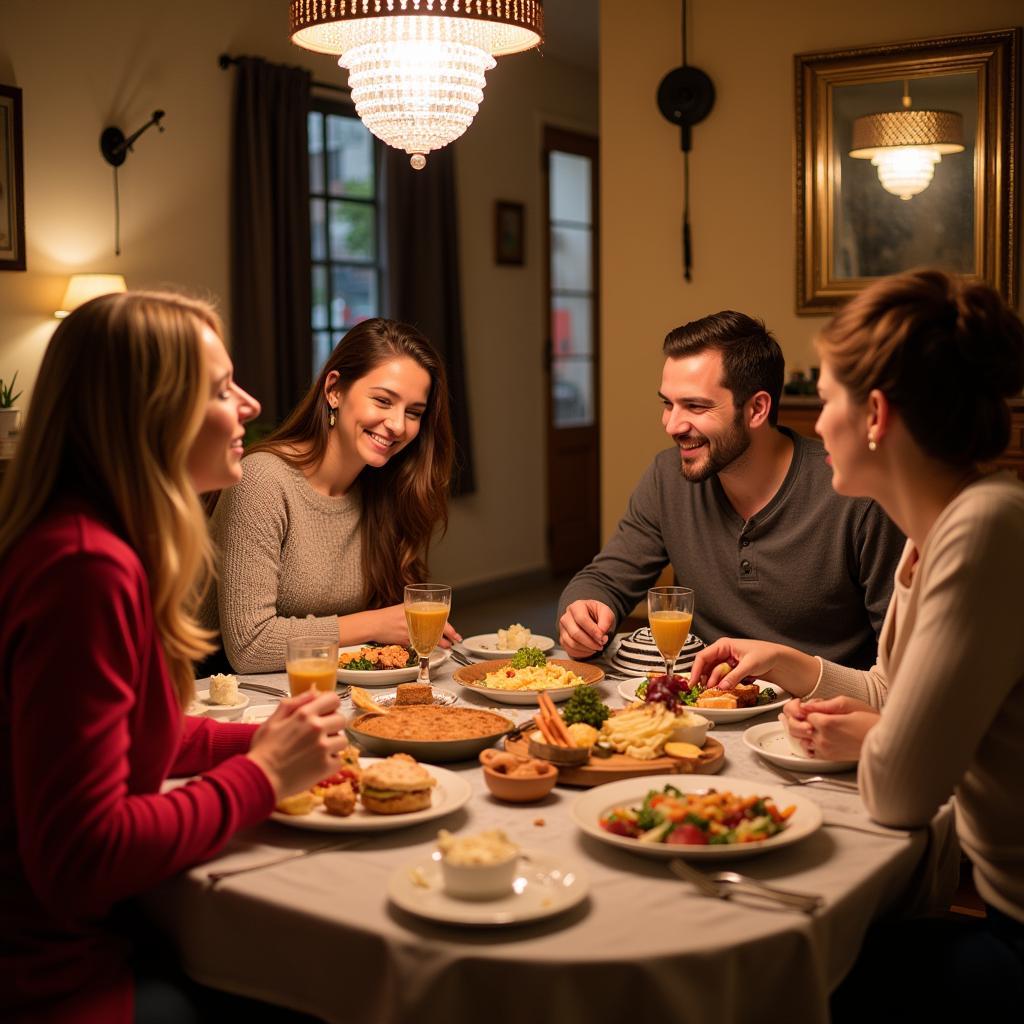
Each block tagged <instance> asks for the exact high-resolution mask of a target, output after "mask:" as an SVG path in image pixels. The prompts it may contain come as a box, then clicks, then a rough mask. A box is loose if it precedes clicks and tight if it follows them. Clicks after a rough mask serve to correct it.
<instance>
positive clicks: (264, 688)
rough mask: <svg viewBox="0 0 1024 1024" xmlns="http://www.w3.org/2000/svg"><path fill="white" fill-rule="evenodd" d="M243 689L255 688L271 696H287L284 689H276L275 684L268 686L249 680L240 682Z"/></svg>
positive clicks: (258, 691)
mask: <svg viewBox="0 0 1024 1024" xmlns="http://www.w3.org/2000/svg"><path fill="white" fill-rule="evenodd" d="M238 685H239V686H240V687H241V688H242V689H243V690H255V691H256V692H257V693H265V694H267V695H268V696H270V697H287V696H288V694H287V692H286V691H284V690H278V689H275V688H274V687H273V686H266V685H265V684H263V683H250V682H248V681H245V682H241V683H239V684H238Z"/></svg>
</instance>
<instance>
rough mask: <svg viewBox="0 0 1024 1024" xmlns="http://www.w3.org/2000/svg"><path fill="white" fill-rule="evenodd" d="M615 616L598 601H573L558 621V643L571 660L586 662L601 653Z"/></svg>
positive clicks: (606, 606)
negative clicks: (579, 659) (582, 659)
mask: <svg viewBox="0 0 1024 1024" xmlns="http://www.w3.org/2000/svg"><path fill="white" fill-rule="evenodd" d="M614 625H615V612H613V611H612V610H611V608H609V607H608V605H606V604H604V603H602V602H601V601H593V600H588V601H573V603H572V604H571V605H569V607H568V608H566V609H565V613H564V614H563V615H562V617H561V618H560V619H559V620H558V642H559V643H560V644H561V645H562V647H563V648H564V650H565V653H566V654H568V655H569V656H570V657H571V658H589V657H592V656H593V655H595V654H597V653H598V652H599V651H603V650H604V648H605V646H606V644H607V643H608V631H609V630H610V629H611V628H612V627H613V626H614Z"/></svg>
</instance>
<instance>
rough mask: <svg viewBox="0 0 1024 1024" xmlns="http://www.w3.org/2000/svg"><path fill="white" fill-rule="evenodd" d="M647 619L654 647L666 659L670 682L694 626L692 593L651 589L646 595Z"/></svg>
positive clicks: (683, 590)
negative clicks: (680, 653)
mask: <svg viewBox="0 0 1024 1024" xmlns="http://www.w3.org/2000/svg"><path fill="white" fill-rule="evenodd" d="M647 617H648V619H650V623H651V633H652V634H653V635H654V644H655V646H656V647H657V648H658V652H659V653H660V654H661V656H662V657H663V658H664V659H665V675H666V676H668V677H669V678H670V679H671V678H672V670H673V669H674V668H675V667H676V660H677V659H678V658H679V652H680V651H681V650H682V649H683V647H684V646H685V645H686V638H687V636H689V633H690V625H691V624H692V623H693V591H692V590H690V589H688V588H687V587H652V588H651V589H650V590H648V591H647Z"/></svg>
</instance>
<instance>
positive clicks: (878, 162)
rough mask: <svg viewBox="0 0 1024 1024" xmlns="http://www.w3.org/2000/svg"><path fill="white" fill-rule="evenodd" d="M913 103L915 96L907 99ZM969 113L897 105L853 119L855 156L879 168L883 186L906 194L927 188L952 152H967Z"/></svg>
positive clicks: (909, 195)
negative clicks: (965, 128) (965, 136)
mask: <svg viewBox="0 0 1024 1024" xmlns="http://www.w3.org/2000/svg"><path fill="white" fill-rule="evenodd" d="M905 102H906V103H909V98H906V99H905ZM963 148H964V144H963V118H962V117H961V116H960V115H959V114H957V113H954V112H953V111H949V110H909V109H908V110H891V111H887V112H885V113H881V114H867V115H865V116H864V117H858V118H857V119H856V120H855V121H854V122H853V149H851V150H850V156H852V157H855V158H857V159H859V160H870V161H871V163H872V164H873V165H874V166H875V167H877V168H878V180H879V181H880V182H881V183H882V188H884V189H885V190H886V191H887V192H891V193H892V194H893V195H896V196H899V197H900V199H911V198H912V197H913V196H916V195H918V194H920V193H921V192H923V191H924V190H925V189H926V188H927V187H928V186H929V185H930V184H931V180H932V176H933V175H934V173H935V165H936V164H937V163H939V161H940V160H941V159H942V157H943V156H944V155H945V154H947V153H961V152H963Z"/></svg>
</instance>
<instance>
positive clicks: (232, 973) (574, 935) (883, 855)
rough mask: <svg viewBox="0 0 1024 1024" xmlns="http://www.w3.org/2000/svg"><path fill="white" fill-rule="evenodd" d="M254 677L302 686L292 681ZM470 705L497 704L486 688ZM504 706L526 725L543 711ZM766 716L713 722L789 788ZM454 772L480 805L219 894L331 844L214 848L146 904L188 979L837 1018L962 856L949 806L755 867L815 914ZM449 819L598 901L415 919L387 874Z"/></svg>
mask: <svg viewBox="0 0 1024 1024" xmlns="http://www.w3.org/2000/svg"><path fill="white" fill-rule="evenodd" d="M452 667H454V666H451V664H450V663H449V665H448V666H445V667H444V668H443V669H441V670H440V671H439V672H438V673H437V675H438V677H439V678H438V680H437V681H438V682H439V683H440V684H441V685H446V686H450V687H451V688H453V689H455V690H459V687H458V686H457V684H455V683H453V682H451V681H450V675H451V668H452ZM251 678H252V679H253V680H259V681H262V682H264V683H270V684H272V685H277V686H281V687H282V688H284V687H286V685H287V684H286V683H285V682H284V676H283V675H282V676H263V677H251ZM242 683H243V686H244V685H245V681H244V680H243V681H242ZM615 686H616V684H614V683H611V682H605V683H603V684H602V685H601V689H602V691H603V693H604V697H605V700H606V701H607V702H608V703H609V704H612V705H618V704H620V703H621V701H620V699H619V697H618V696H617V694H616V690H615ZM252 699H253V702H254V703H256V702H260V701H264V700H266V699H267V698H265V697H263V696H261V695H258V694H253V695H252ZM460 700H461V702H462V703H465V704H475V705H486V701H484V700H482V699H481V698H479V697H478V696H477V695H476V694H474V693H469V692H468V691H461V693H460ZM502 710H503V711H506V710H507V711H509V712H511V713H512V717H516V718H517V719H518V718H522V717H523V716H524V715H525V714H527V713H529V709H528V708H524V709H520V708H502ZM765 720H766V719H764V718H761V719H754V720H753V721H752V722H751V721H748V722H744V723H738V724H736V725H734V726H724V727H723V726H721V725H720V726H718V727H717V728H716V729H715V731H714V733H713V735H714V736H715V737H717V738H718V739H719V740H721V741H722V742H723V744H724V745H725V747H726V753H727V761H726V764H725V767H724V769H723V771H724V773H725V774H728V775H730V776H738V777H740V778H747V779H752V780H761V781H763V782H766V783H767V782H769V781H770V782H771V783H772V784H773V785H776V786H777V785H778V784H779V781H780V780H779V778H778V777H777V776H776V775H774V774H773V773H771V772H770V771H769V770H768V769H767V768H766V767H765V766H764V765H763V764H762V763H761V762H760V759H759V758H757V756H756V755H754V754H753V753H751V752H750V751H749V750H748V749H747V748H746V747H745V746H744V745H743V743H742V734H743V731H744V730H745V729H746V728H747V727H749V726H750V725H751V724H755V723H756V722H758V721H765ZM447 767H449V768H454V769H455V770H457V771H460V772H462V773H463V774H464V776H465V777H466V778H467V779H468V780H469V782H470V783H471V785H472V788H473V797H472V799H471V800H470V802H469V804H468V805H467V806H466V807H465V808H464V809H463V810H461V811H459V812H457V813H455V814H453V815H451V816H449V817H448V818H445V819H441V820H440V821H435V822H429V823H426V824H423V825H419V826H416V827H412V828H408V829H405V830H401V831H394V832H383V833H378V834H373V835H364V836H362V837H361V838H360V839H359V841H358V842H357V843H356V845H354V846H353V847H351V848H348V849H345V850H340V851H332V852H323V853H317V854H315V855H312V856H308V857H304V858H301V859H299V860H297V861H294V862H291V863H285V864H281V865H278V866H275V867H269V868H265V869H262V870H259V871H254V872H251V873H248V874H243V875H240V876H238V877H236V878H230V879H225V880H224V881H222V882H220V883H219V884H218V885H217V886H216V887H213V886H212V885H211V883H210V881H209V878H208V875H209V873H210V872H211V871H216V870H225V869H229V868H232V867H240V866H245V865H246V864H255V863H259V862H260V861H262V860H267V859H270V858H271V857H272V856H273V855H274V854H275V853H277V852H280V851H282V850H288V849H291V848H295V847H300V846H304V845H309V844H313V843H319V842H322V841H324V840H325V839H329V838H331V837H330V836H325V835H324V834H323V833H317V832H303V831H299V830H296V829H292V828H285V827H283V826H279V825H276V824H274V823H273V822H268V823H267V824H265V825H263V826H260V827H259V828H256V829H252V830H249V831H248V832H246V833H243V834H240V835H239V836H237V837H236V838H235V839H234V840H233V841H232V842H231V843H230V844H229V846H228V847H227V849H226V850H225V852H224V854H223V855H222V856H221V857H219V858H218V859H217V860H216V861H213V862H210V863H208V864H204V865H201V866H199V867H196V868H194V869H193V870H191V871H189V872H188V873H187V874H185V875H182V876H180V877H179V878H177V879H175V880H173V881H172V882H170V883H168V884H166V885H164V886H163V887H161V888H160V889H159V890H158V891H157V892H156V893H155V894H154V895H153V896H152V897H151V898H150V899H149V900H148V906H149V909H150V911H151V912H152V914H153V915H154V916H155V917H156V918H157V920H158V921H159V923H160V924H161V925H162V926H163V927H164V928H165V929H166V930H167V931H168V932H169V933H170V934H171V935H172V936H173V938H174V939H175V941H176V942H177V945H178V946H179V948H180V950H181V954H182V958H183V961H184V964H185V967H186V969H187V970H188V972H189V973H190V974H191V975H193V976H194V977H195V978H196V979H197V980H199V981H201V982H204V983H206V984H209V985H212V986H215V987H218V988H223V989H227V990H229V991H233V992H238V993H242V994H245V995H250V996H254V997H258V998H263V999H266V1000H268V1001H271V1002H277V1003H281V1004H284V1005H287V1006H290V1007H293V1008H295V1009H298V1010H303V1011H306V1012H308V1013H312V1014H314V1015H316V1016H319V1017H322V1018H325V1019H327V1020H329V1021H338V1022H341V1021H344V1022H356V1024H397V1022H416V1024H435V1022H436V1024H458V1022H474V1024H476V1022H492V1021H503V1020H509V1021H513V1020H514V1021H516V1022H520V1021H523V1020H527V1021H530V1022H531V1024H533V1022H542V1021H557V1022H559V1024H567V1022H577V1021H579V1022H584V1021H585V1022H587V1024H602V1022H606V1021H607V1022H609V1024H611V1022H616V1024H618V1022H622V1021H626V1020H632V1021H651V1022H655V1021H657V1022H665V1021H693V1022H708V1021H714V1022H716V1024H717V1022H732V1021H736V1022H739V1021H767V1020H786V1021H789V1022H792V1024H801V1022H805V1021H806V1022H814V1024H823V1022H825V1021H827V1020H828V1007H827V1003H828V993H829V991H830V990H831V989H832V988H834V987H835V986H836V985H837V984H838V982H839V981H840V980H841V978H842V977H843V976H844V974H845V973H846V971H847V970H848V969H849V967H850V965H851V964H852V963H853V960H854V958H855V956H856V953H857V949H858V947H859V945H860V942H861V940H862V937H863V935H864V932H865V931H866V929H867V927H868V926H869V924H870V923H871V922H872V920H874V919H875V918H877V917H878V916H879V915H880V914H882V913H883V912H885V911H886V910H889V909H891V908H893V907H894V906H896V905H897V904H900V903H901V902H905V901H906V900H908V899H909V898H912V897H911V896H910V894H911V893H912V892H913V891H914V890H915V888H916V889H919V890H920V889H922V888H927V889H931V890H933V891H934V889H935V887H936V884H935V883H936V878H937V876H938V875H939V874H941V876H942V878H941V881H942V882H943V883H946V882H947V881H948V877H949V876H948V865H949V863H950V862H951V857H950V856H945V858H943V854H944V853H945V854H947V855H948V854H951V853H952V852H953V850H954V847H953V846H952V845H951V844H949V843H947V842H946V840H947V838H948V835H947V834H948V832H949V828H950V819H951V815H950V814H949V813H948V812H945V813H944V814H943V815H940V817H939V818H937V819H936V822H935V823H933V827H932V830H931V835H930V836H929V833H927V832H925V831H921V832H918V833H915V834H913V835H912V836H910V837H909V838H905V837H898V836H892V835H875V834H866V833H862V832H857V831H852V830H850V829H848V828H843V827H833V826H826V827H825V828H823V829H822V830H821V831H820V832H818V833H817V834H815V835H813V836H811V837H810V838H808V839H807V840H805V841H803V842H800V843H798V844H795V845H794V846H792V847H789V848H786V849H782V850H779V851H777V852H772V853H768V854H765V855H763V856H760V857H755V858H752V859H749V860H744V861H742V862H737V864H736V865H735V866H736V867H737V869H738V870H741V871H744V872H746V873H748V874H751V875H754V876H756V877H758V878H762V879H764V880H766V881H769V882H777V883H779V884H780V885H782V886H784V887H788V888H792V889H797V890H802V891H807V892H813V893H819V894H821V895H822V896H824V897H825V899H826V901H827V902H826V906H825V907H824V909H823V910H821V911H819V912H818V913H816V914H815V915H814V916H813V917H808V916H806V915H803V914H800V913H796V912H792V911H787V910H780V909H770V908H769V909H764V908H762V907H759V906H755V905H753V904H749V903H744V904H741V903H738V902H732V901H730V902H725V901H721V900H715V899H709V898H707V897H703V896H699V895H697V894H696V892H695V891H694V890H693V888H692V887H691V886H690V885H688V884H685V883H683V882H681V881H679V880H678V879H676V878H675V877H674V876H673V875H671V874H670V873H669V871H668V868H667V865H666V862H664V861H654V860H648V859H646V858H642V857H639V856H635V855H633V854H629V853H626V852H624V851H622V852H620V851H619V850H617V849H613V848H611V847H609V846H607V845H606V844H603V843H600V842H598V841H596V840H594V839H592V838H590V837H589V836H585V835H583V834H582V833H581V832H580V831H579V830H578V829H577V828H576V827H575V826H574V825H573V824H572V822H571V821H570V819H569V815H568V808H569V806H570V805H571V803H572V802H573V800H575V799H576V797H577V795H578V794H579V793H580V792H582V791H580V790H574V789H567V788H562V787H556V789H555V790H554V791H553V792H552V794H551V795H550V796H549V797H548V798H546V799H545V800H544V801H543V802H542V803H539V804H530V805H512V804H504V803H500V802H498V801H496V800H495V799H494V798H492V797H491V796H490V794H489V793H488V791H487V789H486V787H485V785H484V782H483V777H482V772H481V770H480V768H479V766H478V765H476V764H475V763H470V764H465V765H454V766H453V765H449V766H447ZM842 777H845V778H852V777H853V776H842ZM683 778H685V776H684V777H683ZM800 792H801V794H802V795H805V796H810V797H812V798H813V799H815V800H816V801H817V802H818V803H819V804H821V805H822V806H823V807H824V808H825V810H826V820H827V819H828V814H829V812H832V813H834V814H836V815H845V816H846V819H845V820H858V819H859V820H861V821H864V822H866V821H867V817H866V815H865V814H864V811H863V808H862V807H861V805H860V801H859V798H858V797H857V796H856V795H850V794H846V793H841V792H835V791H831V790H827V789H824V788H819V787H811V786H805V787H803V788H802V789H801V791H800ZM540 822H543V824H541V823H540ZM439 826H444V827H446V828H448V829H450V830H452V831H459V832H463V831H465V832H477V831H480V830H481V829H484V828H492V827H500V828H502V829H504V830H505V831H506V832H507V833H508V834H509V835H510V837H512V838H513V839H514V840H515V841H517V842H518V843H519V844H520V845H521V846H523V847H524V848H532V849H535V850H539V851H541V852H543V853H545V854H548V855H553V856H558V857H564V858H567V859H571V861H572V862H574V863H575V864H577V865H578V866H579V867H581V868H582V869H583V870H584V871H585V872H586V873H587V875H588V876H589V878H590V882H591V892H590V896H589V898H588V899H587V901H586V902H585V903H583V904H582V905H580V906H578V907H577V908H575V909H574V910H571V911H569V912H567V913H565V914H563V915H561V916H558V917H555V918H552V919H549V920H547V921H542V922H539V923H535V924H530V925H521V926H513V927H495V928H484V929H480V928H475V929H470V928H464V927H461V928H460V927H455V926H450V925H440V924H434V923H432V922H430V921H425V920H421V919H418V918H415V917H412V916H410V915H408V914H406V913H404V912H403V911H400V910H398V909H397V908H395V907H393V906H391V905H390V904H389V902H388V899H387V896H386V889H387V883H388V879H389V877H390V876H391V874H392V873H393V872H395V871H396V870H398V869H400V868H402V867H403V866H406V865H410V864H413V863H415V862H416V861H418V860H422V859H424V858H425V857H428V856H429V854H430V852H431V851H432V849H433V845H434V839H435V836H436V833H437V829H438V827H439ZM937 860H938V861H942V870H941V871H937V869H936V867H935V864H936V861H937ZM724 866H733V865H731V864H729V865H724ZM940 888H941V887H940ZM915 898H916V897H915Z"/></svg>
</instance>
